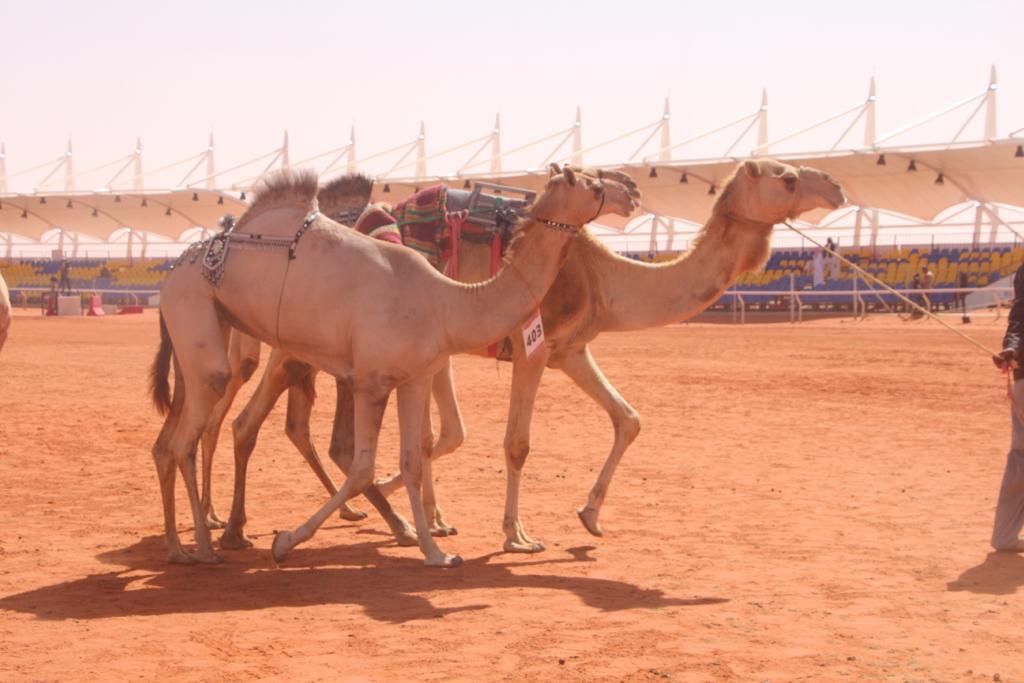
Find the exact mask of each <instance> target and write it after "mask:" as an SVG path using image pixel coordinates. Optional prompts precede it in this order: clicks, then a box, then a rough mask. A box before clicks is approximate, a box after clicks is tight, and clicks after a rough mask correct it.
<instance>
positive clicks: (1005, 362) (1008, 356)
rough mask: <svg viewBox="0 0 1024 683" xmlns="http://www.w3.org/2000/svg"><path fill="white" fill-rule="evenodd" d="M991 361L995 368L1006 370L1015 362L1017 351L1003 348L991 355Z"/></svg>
mask: <svg viewBox="0 0 1024 683" xmlns="http://www.w3.org/2000/svg"><path fill="white" fill-rule="evenodd" d="M992 362H993V363H994V364H995V366H996V367H997V368H999V369H1000V370H1002V371H1003V372H1006V371H1007V370H1009V369H1010V368H1011V367H1012V366H1013V364H1014V363H1016V362H1017V351H1016V350H1014V349H1003V350H1002V351H1000V352H999V353H997V354H995V355H993V356H992Z"/></svg>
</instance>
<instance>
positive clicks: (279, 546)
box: [270, 531, 293, 562]
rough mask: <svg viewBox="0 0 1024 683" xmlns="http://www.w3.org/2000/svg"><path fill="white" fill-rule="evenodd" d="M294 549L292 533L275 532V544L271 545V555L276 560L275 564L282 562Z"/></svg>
mask: <svg viewBox="0 0 1024 683" xmlns="http://www.w3.org/2000/svg"><path fill="white" fill-rule="evenodd" d="M292 547H293V544H292V532H290V531H275V532H274V542H273V543H271V544H270V555H271V556H272V557H273V558H274V562H282V561H283V560H284V558H285V557H287V556H288V551H289V550H291V549H292Z"/></svg>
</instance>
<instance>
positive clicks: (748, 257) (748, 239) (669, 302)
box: [605, 214, 772, 330]
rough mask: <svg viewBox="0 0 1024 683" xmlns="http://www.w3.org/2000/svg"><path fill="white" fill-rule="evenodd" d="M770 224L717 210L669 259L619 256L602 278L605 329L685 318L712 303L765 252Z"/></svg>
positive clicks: (676, 320)
mask: <svg viewBox="0 0 1024 683" xmlns="http://www.w3.org/2000/svg"><path fill="white" fill-rule="evenodd" d="M771 229H772V226H771V224H767V223H757V222H754V221H750V220H746V219H742V218H738V217H736V216H731V215H728V214H716V215H715V216H712V218H711V219H710V220H709V221H708V224H707V225H706V226H705V227H704V229H703V234H702V236H701V238H700V239H699V240H698V241H697V244H696V246H694V248H693V250H692V251H690V252H689V253H687V254H684V255H683V256H681V257H680V258H678V259H675V260H674V261H669V262H667V263H659V264H646V263H637V262H628V261H621V262H620V263H621V266H620V267H619V268H616V269H612V273H611V275H610V277H609V282H608V283H607V292H608V300H609V307H610V308H609V311H608V313H607V315H608V317H609V320H608V325H607V326H606V327H605V329H610V330H611V329H614V330H632V329H643V328H647V327H657V326H659V325H667V324H670V323H674V322H680V321H683V320H686V319H688V318H690V317H692V316H694V315H696V314H698V313H700V312H701V311H703V310H704V309H706V308H707V307H708V306H710V305H711V304H713V303H714V302H715V301H716V300H717V299H718V297H719V296H721V295H722V293H723V292H725V290H726V289H728V288H729V286H731V285H732V284H733V283H734V282H735V281H736V278H738V277H739V275H740V274H741V273H743V272H745V271H747V270H751V269H753V268H756V267H757V266H759V265H760V264H761V263H762V261H763V260H764V257H765V256H766V255H767V250H768V239H769V236H770V235H771Z"/></svg>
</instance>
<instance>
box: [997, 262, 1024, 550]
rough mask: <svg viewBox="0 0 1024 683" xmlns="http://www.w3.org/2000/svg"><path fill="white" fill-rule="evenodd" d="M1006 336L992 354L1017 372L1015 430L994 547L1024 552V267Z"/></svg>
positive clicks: (1016, 279) (1001, 366) (1013, 407)
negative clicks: (1023, 364) (1022, 365)
mask: <svg viewBox="0 0 1024 683" xmlns="http://www.w3.org/2000/svg"><path fill="white" fill-rule="evenodd" d="M1009 317H1010V320H1009V323H1008V324H1007V326H1006V336H1005V337H1003V350H1002V351H1001V352H1000V353H999V354H997V355H995V356H993V357H992V361H993V362H994V363H995V364H996V367H997V368H999V369H1000V370H1002V371H1003V372H1013V392H1012V394H1011V396H1010V398H1011V399H1012V400H1011V406H1010V419H1011V422H1012V424H1013V431H1012V432H1011V437H1010V452H1009V454H1008V455H1007V456H1006V469H1005V470H1004V471H1003V483H1002V486H1001V487H1000V488H999V501H998V502H997V503H996V518H995V522H994V523H993V525H992V547H993V548H995V549H996V550H999V551H1003V552H1011V553H1022V552H1024V539H1022V538H1020V530H1021V527H1024V415H1022V414H1021V411H1022V409H1024V381H1022V380H1024V368H1020V367H1017V364H1018V363H1019V362H1020V360H1021V358H1022V357H1024V268H1020V269H1018V270H1017V274H1016V275H1014V277H1013V307H1012V308H1011V309H1010V316H1009Z"/></svg>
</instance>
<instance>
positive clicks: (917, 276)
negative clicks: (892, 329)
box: [910, 273, 924, 318]
mask: <svg viewBox="0 0 1024 683" xmlns="http://www.w3.org/2000/svg"><path fill="white" fill-rule="evenodd" d="M919 289H921V273H914V277H913V279H911V280H910V290H911V291H910V300H911V301H913V302H914V303H915V304H917V305H919V306H921V305H923V303H924V302H922V301H921V295H920V294H919V293H918V291H917V290H919ZM921 315H922V313H921V311H919V310H918V309H916V308H913V307H911V309H910V317H911V318H920V317H921Z"/></svg>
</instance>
